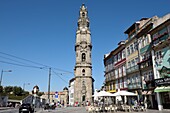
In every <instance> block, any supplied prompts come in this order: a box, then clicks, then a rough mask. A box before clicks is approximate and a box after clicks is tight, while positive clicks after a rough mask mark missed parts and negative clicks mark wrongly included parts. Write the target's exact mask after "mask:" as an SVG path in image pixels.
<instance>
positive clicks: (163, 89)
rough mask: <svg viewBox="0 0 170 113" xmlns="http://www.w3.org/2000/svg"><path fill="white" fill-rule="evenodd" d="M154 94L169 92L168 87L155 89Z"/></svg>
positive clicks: (169, 87) (169, 88)
mask: <svg viewBox="0 0 170 113" xmlns="http://www.w3.org/2000/svg"><path fill="white" fill-rule="evenodd" d="M154 92H170V86H167V87H166V86H162V87H156V88H155V90H154Z"/></svg>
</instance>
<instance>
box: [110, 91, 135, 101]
mask: <svg viewBox="0 0 170 113" xmlns="http://www.w3.org/2000/svg"><path fill="white" fill-rule="evenodd" d="M113 95H114V96H116V97H117V96H118V97H119V96H120V97H121V96H124V100H125V101H124V103H126V102H127V98H126V96H137V94H135V93H132V92H128V91H120V90H119V91H118V92H116V93H114V94H113Z"/></svg>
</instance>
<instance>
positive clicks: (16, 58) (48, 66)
mask: <svg viewBox="0 0 170 113" xmlns="http://www.w3.org/2000/svg"><path fill="white" fill-rule="evenodd" d="M0 54H3V55H6V56H10V57H13V58H16V59H20V60H23V61H27V62H30V63H33V64H36V65H41V66H43V67H44V68H45V67H46V68H53V69H55V70H58V71H63V72H67V73H73V72H70V71H66V70H63V69H59V68H55V67H52V66H48V65H44V64H41V63H37V62H34V61H31V60H27V59H25V58H20V57H17V56H14V55H11V54H7V53H4V52H0ZM30 67H31V66H30Z"/></svg>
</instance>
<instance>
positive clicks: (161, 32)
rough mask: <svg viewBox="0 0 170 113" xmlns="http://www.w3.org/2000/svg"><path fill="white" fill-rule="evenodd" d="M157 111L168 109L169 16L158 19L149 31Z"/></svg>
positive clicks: (169, 63) (169, 73)
mask: <svg viewBox="0 0 170 113" xmlns="http://www.w3.org/2000/svg"><path fill="white" fill-rule="evenodd" d="M150 35H151V38H152V60H153V67H154V68H153V69H154V70H153V72H154V78H155V85H156V87H155V90H154V92H155V93H156V98H155V99H156V102H157V103H158V109H159V110H162V109H170V14H167V15H165V16H164V17H162V18H159V19H158V20H157V21H156V22H155V24H154V26H153V29H152V30H151V31H150Z"/></svg>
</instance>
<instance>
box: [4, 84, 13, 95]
mask: <svg viewBox="0 0 170 113" xmlns="http://www.w3.org/2000/svg"><path fill="white" fill-rule="evenodd" d="M4 92H5V93H6V94H9V93H10V92H13V87H12V86H6V87H4Z"/></svg>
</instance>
